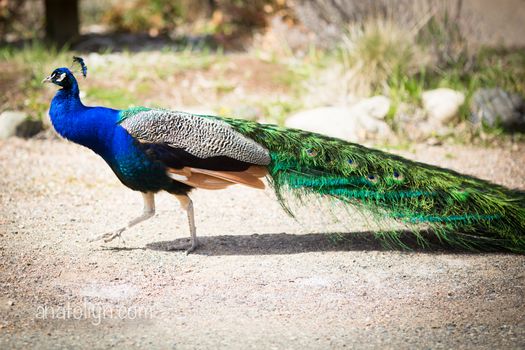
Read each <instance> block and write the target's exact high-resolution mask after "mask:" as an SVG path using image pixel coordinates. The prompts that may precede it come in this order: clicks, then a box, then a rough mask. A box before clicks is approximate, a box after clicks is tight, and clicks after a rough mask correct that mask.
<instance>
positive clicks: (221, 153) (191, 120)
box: [120, 108, 270, 189]
mask: <svg viewBox="0 0 525 350" xmlns="http://www.w3.org/2000/svg"><path fill="white" fill-rule="evenodd" d="M120 125H121V126H122V127H123V128H124V129H126V130H127V131H128V133H129V134H130V135H132V136H133V137H134V138H135V139H137V141H139V143H140V147H142V149H143V150H144V152H145V153H146V154H147V155H148V156H149V157H150V158H151V159H154V160H157V161H160V162H162V163H163V164H164V165H166V168H167V171H168V175H169V176H170V177H172V178H173V179H174V180H176V181H179V182H183V183H186V184H188V185H190V186H193V187H198V188H205V189H222V188H225V187H227V186H229V185H233V184H236V183H238V184H243V185H247V186H250V187H254V188H264V184H263V182H262V181H261V180H260V179H259V178H261V177H263V176H265V175H266V174H267V170H266V165H268V164H269V163H270V154H269V152H268V150H267V149H266V148H265V147H263V146H261V145H260V144H259V143H257V142H255V141H253V140H252V139H250V138H248V137H246V136H244V135H242V134H241V133H239V132H237V131H235V130H234V129H233V128H232V127H231V126H230V125H229V124H227V123H225V122H223V121H221V120H220V119H217V118H208V117H205V116H199V115H194V114H189V113H183V112H174V111H167V110H155V109H144V108H139V109H136V108H135V109H131V110H127V111H123V112H122V113H121V120H120Z"/></svg>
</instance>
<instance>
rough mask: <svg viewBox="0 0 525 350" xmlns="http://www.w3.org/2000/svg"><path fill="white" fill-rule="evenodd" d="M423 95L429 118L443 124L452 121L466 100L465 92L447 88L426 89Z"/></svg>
mask: <svg viewBox="0 0 525 350" xmlns="http://www.w3.org/2000/svg"><path fill="white" fill-rule="evenodd" d="M421 97H422V100H423V107H424V109H425V111H426V112H427V115H428V116H429V118H430V119H431V120H432V121H436V122H439V123H441V124H446V123H448V122H450V121H452V120H453V119H454V118H455V117H456V116H457V115H458V111H459V107H461V105H462V104H463V103H464V102H465V95H464V94H463V93H461V92H459V91H454V90H451V89H445V88H441V89H435V90H429V91H425V92H423V94H422V96H421Z"/></svg>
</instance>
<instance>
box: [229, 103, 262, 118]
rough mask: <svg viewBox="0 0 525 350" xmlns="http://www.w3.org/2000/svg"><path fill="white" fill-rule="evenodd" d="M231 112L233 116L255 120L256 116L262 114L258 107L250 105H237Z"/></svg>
mask: <svg viewBox="0 0 525 350" xmlns="http://www.w3.org/2000/svg"><path fill="white" fill-rule="evenodd" d="M231 114H232V116H233V117H235V118H242V119H247V120H257V118H259V117H260V116H261V115H263V113H262V111H261V110H260V109H259V108H257V107H254V106H250V105H239V106H237V107H235V108H234V109H233V111H232V113H231Z"/></svg>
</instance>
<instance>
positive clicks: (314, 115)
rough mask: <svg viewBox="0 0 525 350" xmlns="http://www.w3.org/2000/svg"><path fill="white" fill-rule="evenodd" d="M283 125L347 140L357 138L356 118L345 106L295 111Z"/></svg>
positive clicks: (355, 139)
mask: <svg viewBox="0 0 525 350" xmlns="http://www.w3.org/2000/svg"><path fill="white" fill-rule="evenodd" d="M285 126H287V127H289V128H296V129H302V130H306V131H312V132H317V133H320V134H324V135H327V136H332V137H337V138H340V139H343V140H347V141H354V142H355V141H358V140H359V135H358V129H359V128H358V125H357V121H356V118H355V116H352V114H351V110H350V109H349V108H345V107H319V108H314V109H308V110H305V111H301V112H297V113H295V114H294V115H292V116H290V117H289V118H288V119H286V122H285Z"/></svg>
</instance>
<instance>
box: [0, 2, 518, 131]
mask: <svg viewBox="0 0 525 350" xmlns="http://www.w3.org/2000/svg"><path fill="white" fill-rule="evenodd" d="M520 1H521V0H504V1H503V2H502V3H501V4H499V10H501V11H502V12H504V13H505V14H506V16H507V17H506V19H504V20H503V22H501V25H498V26H494V24H493V22H491V21H492V20H493V18H492V17H490V15H491V14H490V13H489V12H490V10H491V9H493V6H494V5H493V4H492V2H488V1H485V0H480V1H476V0H470V1H468V0H448V1H447V0H442V1H431V0H421V1H412V0H399V1H395V2H393V1H389V0H362V1H357V0H355V1H353V0H348V1H343V0H311V1H306V0H253V1H243V0H127V1H116V0H110V1H103V0H90V1H88V0H80V1H78V2H75V1H74V0H0V40H1V45H0V72H1V73H0V89H1V90H2V94H1V96H0V111H1V110H7V109H21V110H25V111H27V112H28V113H30V114H31V115H32V116H33V118H37V119H38V118H42V115H45V113H46V110H47V106H48V103H49V99H50V97H51V96H50V95H49V94H51V93H52V92H49V91H46V92H42V89H41V88H40V85H39V81H40V80H41V79H42V76H44V75H45V74H47V73H49V71H50V70H51V69H52V68H55V67H57V66H62V65H64V64H65V62H69V60H70V58H69V57H70V56H71V54H72V52H76V53H81V54H84V55H87V57H86V58H87V62H88V65H89V66H90V68H92V69H91V70H90V79H88V80H86V82H85V83H84V82H82V84H83V86H84V87H85V91H84V93H85V94H86V96H85V97H86V99H87V100H88V101H89V102H91V103H100V104H110V105H113V106H114V107H121V108H124V107H127V106H129V105H131V104H133V103H139V104H150V105H158V106H163V107H168V108H202V109H204V110H206V111H210V112H213V113H220V114H233V115H235V116H238V117H245V118H253V119H258V120H263V121H269V122H277V123H285V120H286V118H287V117H288V116H289V115H290V114H293V113H294V112H297V111H300V110H303V109H308V108H315V107H320V106H327V105H329V106H351V105H352V104H354V103H355V102H356V101H359V99H362V98H366V97H370V96H374V95H384V96H386V97H387V98H388V99H389V101H390V104H389V110H388V113H387V115H386V117H385V120H386V122H387V124H388V126H389V127H390V128H391V129H392V130H394V131H395V133H396V135H398V136H401V137H402V136H403V130H405V129H406V128H405V126H406V124H407V123H408V124H410V123H412V124H414V123H416V120H417V116H418V115H420V114H422V113H424V111H423V107H424V106H423V105H424V101H423V99H422V96H423V93H424V92H425V91H427V90H431V89H436V88H449V89H454V90H456V91H459V92H461V93H462V94H464V96H465V101H464V102H463V104H462V105H461V107H460V109H459V112H458V115H457V117H456V118H455V119H453V120H449V121H447V126H448V127H449V131H450V132H444V133H440V135H439V137H443V138H446V137H449V136H450V134H453V135H454V134H457V133H458V132H461V133H463V134H464V133H465V132H467V133H468V134H469V135H470V136H472V135H474V137H475V136H476V135H479V133H480V129H479V128H476V127H471V125H470V124H469V123H471V122H472V120H471V119H472V113H473V110H472V99H473V98H474V96H475V94H476V92H477V91H479V90H480V89H486V88H498V89H502V90H504V91H505V92H508V93H509V94H518V95H521V96H523V95H525V83H524V82H525V52H524V50H523V47H524V46H525V42H524V40H525V39H523V37H522V36H521V35H519V33H518V34H516V31H517V29H516V28H517V27H512V23H521V22H519V20H516V18H513V17H509V16H511V15H513V16H518V18H519V17H520V16H521V14H525V11H524V10H525V9H523V4H522V2H521V7H520ZM64 2H75V3H77V4H78V8H76V9H75V8H74V7H67V6H66V7H64V6H62V7H60V5H61V3H62V4H63V3H64ZM57 6H58V7H57ZM513 6H514V7H515V6H517V8H513ZM57 8H58V9H59V10H56V9H57ZM61 11H69V12H68V13H69V16H67V17H68V18H70V19H72V23H76V26H77V27H78V28H77V29H76V32H75V30H74V29H75V28H72V29H71V32H70V33H69V34H68V33H64V32H65V31H67V30H68V29H67V28H65V27H64V26H63V24H64V23H63V18H64V13H63V12H61ZM484 16H485V17H484ZM486 16H489V17H486ZM496 19H497V18H496ZM513 21H514V22H513ZM54 22H56V23H55V24H56V26H55V27H53V26H52V25H51V26H50V24H53V23H54ZM494 23H496V22H494ZM509 26H510V27H509ZM73 27H74V26H73ZM53 28H60V33H59V34H61V35H62V36H60V35H58V34H56V29H55V30H54V29H53ZM45 33H47V35H46V34H45ZM64 34H68V35H66V36H64ZM64 37H65V38H66V39H64ZM108 76H111V79H110V80H108V79H107V77H108ZM407 116H409V117H408V119H409V120H408V121H407ZM410 116H414V117H413V118H411V117H410ZM427 119H428V117H427ZM458 125H459V126H460V127H457V126H458ZM465 130H467V131H465ZM494 131H495V133H496V134H498V135H499V134H500V129H499V128H498V126H497V125H490V127H486V128H484V129H483V130H481V133H482V134H483V133H486V132H489V133H490V132H494ZM407 132H408V133H410V132H409V131H407ZM463 134H462V135H463ZM430 136H436V135H435V134H434V133H433V132H429V133H427V135H426V137H430ZM463 136H464V135H463ZM461 139H463V140H470V139H472V138H471V137H462V138H461Z"/></svg>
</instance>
